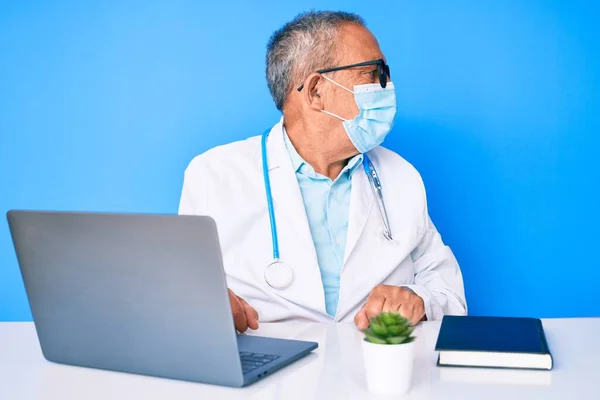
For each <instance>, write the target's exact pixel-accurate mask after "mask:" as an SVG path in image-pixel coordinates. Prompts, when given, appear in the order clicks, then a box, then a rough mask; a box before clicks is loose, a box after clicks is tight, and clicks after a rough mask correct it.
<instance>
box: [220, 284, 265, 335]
mask: <svg viewBox="0 0 600 400" xmlns="http://www.w3.org/2000/svg"><path fill="white" fill-rule="evenodd" d="M227 290H228V291H229V302H230V303H231V313H232V314H233V323H234V324H235V329H237V330H238V331H239V332H246V330H247V329H248V328H250V329H258V313H257V312H256V310H255V309H254V308H252V307H250V304H248V303H247V302H246V300H244V299H242V298H241V297H238V296H237V295H236V294H235V293H233V291H232V290H231V289H227Z"/></svg>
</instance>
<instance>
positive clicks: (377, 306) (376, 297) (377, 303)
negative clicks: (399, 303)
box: [365, 289, 385, 318]
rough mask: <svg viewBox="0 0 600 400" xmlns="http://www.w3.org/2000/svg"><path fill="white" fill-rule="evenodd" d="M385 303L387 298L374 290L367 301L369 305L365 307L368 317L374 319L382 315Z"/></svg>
mask: <svg viewBox="0 0 600 400" xmlns="http://www.w3.org/2000/svg"><path fill="white" fill-rule="evenodd" d="M384 302H385V296H384V295H383V293H381V292H380V291H379V290H377V289H374V290H373V291H372V292H371V294H370V295H369V298H368V299H367V304H366V305H365V311H366V312H367V317H369V318H372V317H374V316H376V315H378V314H380V313H381V311H382V309H383V303H384Z"/></svg>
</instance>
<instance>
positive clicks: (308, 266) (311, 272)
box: [267, 120, 326, 314]
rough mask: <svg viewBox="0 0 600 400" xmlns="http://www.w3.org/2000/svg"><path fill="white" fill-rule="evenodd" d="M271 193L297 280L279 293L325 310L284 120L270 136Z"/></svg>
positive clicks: (282, 247)
mask: <svg viewBox="0 0 600 400" xmlns="http://www.w3.org/2000/svg"><path fill="white" fill-rule="evenodd" d="M267 156H268V162H269V177H270V179H271V193H272V196H273V205H274V209H275V220H276V224H277V234H278V238H279V251H280V258H281V261H282V262H284V263H286V264H289V265H290V266H291V267H292V269H293V271H294V281H293V283H292V284H291V285H290V286H289V287H288V288H286V289H283V290H275V292H276V294H278V295H279V296H281V297H283V298H285V299H287V300H289V301H292V302H294V303H296V304H300V305H302V306H305V307H309V308H312V309H313V310H318V311H320V312H322V313H324V314H326V311H325V294H324V292H323V283H322V280H321V274H320V271H319V265H318V261H317V255H316V251H315V246H314V242H313V239H312V235H311V232H310V227H309V225H308V218H307V217H306V209H305V208H304V202H303V199H302V193H301V192H300V186H299V185H298V180H297V178H296V174H295V171H294V169H293V166H292V161H291V159H290V156H289V153H288V151H287V149H286V147H285V142H284V138H283V120H282V121H280V122H279V124H277V125H275V126H274V127H273V129H272V130H271V133H270V135H269V138H268V140H267Z"/></svg>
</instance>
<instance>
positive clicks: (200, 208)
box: [179, 156, 208, 215]
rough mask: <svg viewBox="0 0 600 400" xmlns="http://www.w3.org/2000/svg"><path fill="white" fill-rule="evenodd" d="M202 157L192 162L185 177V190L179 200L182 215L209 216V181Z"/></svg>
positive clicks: (183, 189)
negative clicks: (207, 186)
mask: <svg viewBox="0 0 600 400" xmlns="http://www.w3.org/2000/svg"><path fill="white" fill-rule="evenodd" d="M200 157H201V156H198V157H196V158H195V159H194V160H192V162H191V163H190V165H189V166H188V167H187V168H186V170H185V173H184V176H183V188H182V190H181V199H180V200H179V214H181V215H207V208H208V196H207V189H206V185H207V180H206V176H204V175H205V174H204V168H203V167H202V162H201V159H200Z"/></svg>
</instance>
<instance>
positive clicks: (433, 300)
mask: <svg viewBox="0 0 600 400" xmlns="http://www.w3.org/2000/svg"><path fill="white" fill-rule="evenodd" d="M425 219H426V223H425V230H424V234H423V236H422V239H421V241H420V242H419V244H418V245H417V247H416V248H415V249H414V250H413V251H412V253H411V256H412V259H413V265H414V269H415V278H414V284H413V285H406V286H407V287H408V288H410V289H411V290H413V291H414V292H415V293H416V294H417V295H419V296H420V297H421V298H422V299H423V302H424V303H425V315H426V317H427V320H429V321H432V320H440V319H442V317H443V316H444V315H446V314H450V315H466V313H467V303H466V300H465V292H464V286H463V279H462V274H461V272H460V268H459V266H458V262H457V261H456V258H455V257H454V254H453V253H452V250H450V248H449V247H448V246H446V245H445V244H444V243H443V242H442V238H441V236H440V234H439V232H438V231H437V229H436V228H435V226H434V225H433V222H432V221H431V218H430V217H429V215H426V216H425Z"/></svg>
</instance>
